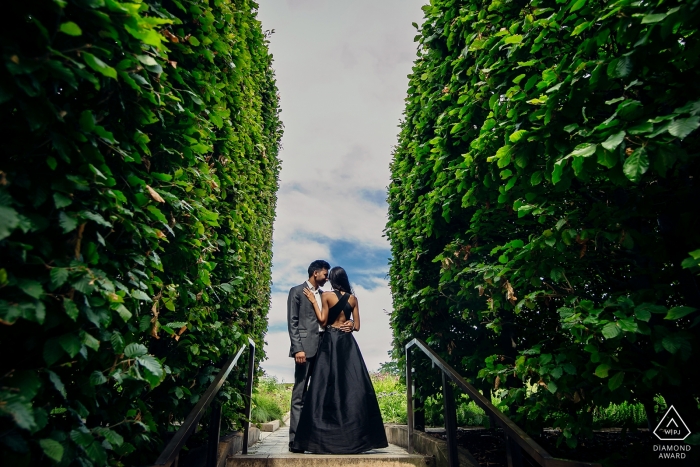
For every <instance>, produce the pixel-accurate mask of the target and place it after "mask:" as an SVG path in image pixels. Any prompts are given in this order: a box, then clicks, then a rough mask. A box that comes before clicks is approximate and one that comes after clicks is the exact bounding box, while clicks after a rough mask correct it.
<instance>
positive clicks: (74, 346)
mask: <svg viewBox="0 0 700 467" xmlns="http://www.w3.org/2000/svg"><path fill="white" fill-rule="evenodd" d="M58 343H59V344H60V345H61V348H63V350H65V351H66V353H67V354H68V355H69V356H70V358H73V357H75V356H76V355H78V352H80V347H82V343H81V342H80V339H78V337H77V336H76V335H75V334H64V335H62V336H61V337H59V338H58Z"/></svg>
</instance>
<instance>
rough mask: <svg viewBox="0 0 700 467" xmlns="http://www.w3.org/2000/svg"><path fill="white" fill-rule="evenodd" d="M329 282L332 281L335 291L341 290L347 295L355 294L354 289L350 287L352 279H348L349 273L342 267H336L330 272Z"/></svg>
mask: <svg viewBox="0 0 700 467" xmlns="http://www.w3.org/2000/svg"><path fill="white" fill-rule="evenodd" d="M328 280H329V281H331V285H332V286H333V288H334V289H335V290H340V291H341V292H345V293H353V291H352V287H350V279H348V273H347V272H345V269H343V268H341V267H340V266H336V267H334V268H333V269H331V270H330V272H329V273H328Z"/></svg>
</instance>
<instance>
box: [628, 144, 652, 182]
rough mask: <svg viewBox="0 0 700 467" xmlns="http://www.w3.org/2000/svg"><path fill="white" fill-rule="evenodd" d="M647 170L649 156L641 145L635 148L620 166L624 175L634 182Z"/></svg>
mask: <svg viewBox="0 0 700 467" xmlns="http://www.w3.org/2000/svg"><path fill="white" fill-rule="evenodd" d="M647 170H649V158H648V157H647V152H646V149H644V148H643V147H641V148H638V149H637V150H635V151H634V152H633V153H632V154H631V155H630V156H629V157H628V158H627V160H625V164H624V165H623V166H622V171H623V172H624V174H625V176H626V177H627V178H628V179H630V180H631V181H633V182H635V183H636V182H638V181H639V180H640V179H641V178H642V175H644V174H645V173H646V171H647Z"/></svg>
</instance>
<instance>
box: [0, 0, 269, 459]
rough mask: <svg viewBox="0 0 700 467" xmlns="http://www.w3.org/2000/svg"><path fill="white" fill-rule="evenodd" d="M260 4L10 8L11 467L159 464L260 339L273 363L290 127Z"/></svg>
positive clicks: (6, 53) (3, 252) (4, 346)
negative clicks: (283, 139)
mask: <svg viewBox="0 0 700 467" xmlns="http://www.w3.org/2000/svg"><path fill="white" fill-rule="evenodd" d="M256 10H257V4H256V3H254V2H253V1H250V0H232V1H228V0H213V1H206V0H182V1H177V0H163V1H160V0H132V1H131V2H121V1H117V0H53V1H51V0H27V1H22V2H11V4H8V5H7V6H6V8H5V9H4V10H3V11H4V16H3V28H2V31H1V32H0V46H1V47H2V66H1V67H0V132H1V138H2V142H3V148H2V151H3V156H2V159H1V160H0V257H1V258H2V264H0V323H1V324H2V325H1V326H0V349H1V352H2V354H3V355H4V358H3V359H2V367H3V368H2V371H1V372H0V379H1V381H0V388H1V389H0V414H2V416H1V417H0V441H1V443H2V444H1V445H0V446H1V447H0V456H2V463H3V465H5V464H6V465H17V466H21V465H30V464H31V465H38V464H40V463H42V464H47V463H52V464H56V465H83V466H93V465H94V466H101V465H106V464H107V463H109V464H110V465H124V464H128V465H143V464H146V463H149V462H152V461H153V460H154V456H155V455H157V450H158V449H159V448H160V447H161V446H162V441H163V435H164V434H165V431H167V430H171V431H172V430H174V429H175V428H174V426H173V424H174V423H175V422H178V421H181V420H182V419H183V418H184V416H185V415H186V414H187V412H188V411H189V410H190V409H191V408H192V405H193V404H194V403H195V402H196V401H197V399H198V398H199V395H200V394H201V393H202V392H203V390H204V389H205V388H206V387H207V385H208V384H209V382H210V381H211V380H212V379H213V377H214V376H213V375H214V374H215V373H216V371H217V368H216V367H217V365H218V364H219V363H220V362H221V361H222V360H223V359H224V358H226V357H228V356H230V355H231V354H232V352H235V350H236V349H237V348H239V347H240V346H241V345H244V344H245V335H250V336H251V337H253V338H254V339H255V341H256V343H257V344H258V346H257V348H258V352H259V355H258V356H257V357H258V358H257V359H256V360H258V361H259V360H260V359H261V357H262V338H263V334H264V332H265V330H266V327H267V324H266V315H267V310H268V306H269V285H270V261H271V235H272V221H273V218H274V209H275V202H276V195H275V194H276V190H277V175H278V170H279V162H278V159H277V151H278V144H279V138H280V136H281V123H280V121H279V118H278V98H277V89H276V85H275V81H274V74H273V71H272V68H271V62H272V57H271V55H270V54H269V53H268V50H267V41H266V38H265V36H264V34H263V32H262V31H261V27H260V23H259V22H258V21H257V19H256ZM241 366H242V367H244V366H245V365H241ZM240 371H242V372H244V371H245V368H242V369H241V370H240ZM234 373H235V371H234ZM243 374H244V373H239V374H232V375H231V376H230V378H229V381H231V384H228V385H227V386H226V387H225V388H224V390H223V391H222V392H223V398H225V399H227V401H224V402H226V404H225V414H226V416H227V420H228V422H229V425H230V428H232V427H234V426H235V424H236V423H237V422H238V419H239V416H238V415H237V410H238V408H239V407H240V406H241V405H242V399H241V396H240V390H241V389H242V386H243V384H244V383H243V382H242V375H243Z"/></svg>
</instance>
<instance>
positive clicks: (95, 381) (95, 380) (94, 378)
mask: <svg viewBox="0 0 700 467" xmlns="http://www.w3.org/2000/svg"><path fill="white" fill-rule="evenodd" d="M107 381H108V379H107V377H106V376H105V375H104V374H102V372H101V371H97V370H95V371H93V372H92V374H91V375H90V384H92V385H93V386H99V385H101V384H104V383H106V382H107Z"/></svg>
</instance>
